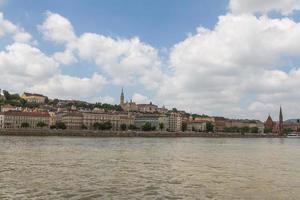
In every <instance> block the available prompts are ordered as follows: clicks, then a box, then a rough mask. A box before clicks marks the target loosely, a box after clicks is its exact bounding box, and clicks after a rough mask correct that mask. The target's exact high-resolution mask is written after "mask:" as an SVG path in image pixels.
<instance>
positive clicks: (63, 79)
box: [31, 74, 107, 100]
mask: <svg viewBox="0 0 300 200" xmlns="http://www.w3.org/2000/svg"><path fill="white" fill-rule="evenodd" d="M106 83H107V81H106V79H105V78H104V77H103V76H101V75H99V74H94V75H93V76H92V77H91V78H79V77H73V76H69V75H61V74H57V75H55V76H53V77H51V78H50V79H49V81H47V82H45V83H44V84H39V85H36V86H33V87H32V88H31V90H32V91H43V92H44V93H46V94H47V95H50V96H51V97H60V98H66V99H84V100H89V99H91V98H93V97H94V95H96V94H97V93H99V92H100V91H101V90H102V88H103V87H104V86H105V85H106Z"/></svg>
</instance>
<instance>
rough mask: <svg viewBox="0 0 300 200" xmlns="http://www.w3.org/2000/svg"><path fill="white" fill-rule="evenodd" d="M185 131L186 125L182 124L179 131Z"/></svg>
mask: <svg viewBox="0 0 300 200" xmlns="http://www.w3.org/2000/svg"><path fill="white" fill-rule="evenodd" d="M186 130H187V124H186V123H185V122H184V123H182V125H181V131H182V132H185V131H186Z"/></svg>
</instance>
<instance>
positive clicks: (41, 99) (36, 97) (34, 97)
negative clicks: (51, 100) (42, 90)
mask: <svg viewBox="0 0 300 200" xmlns="http://www.w3.org/2000/svg"><path fill="white" fill-rule="evenodd" d="M21 97H22V98H23V99H25V100H26V101H27V102H30V103H45V100H46V96H44V95H41V94H32V93H28V92H24V93H23V95H22V96H21Z"/></svg>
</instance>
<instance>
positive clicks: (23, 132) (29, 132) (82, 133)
mask: <svg viewBox="0 0 300 200" xmlns="http://www.w3.org/2000/svg"><path fill="white" fill-rule="evenodd" d="M0 135H9V136H65V137H211V138H214V137H215V138H222V137H224V138H280V137H281V136H278V135H266V134H254V133H245V134H241V133H222V132H219V133H203V132H166V131H151V132H146V131H93V130H55V129H54V130H53V129H5V130H4V129H0Z"/></svg>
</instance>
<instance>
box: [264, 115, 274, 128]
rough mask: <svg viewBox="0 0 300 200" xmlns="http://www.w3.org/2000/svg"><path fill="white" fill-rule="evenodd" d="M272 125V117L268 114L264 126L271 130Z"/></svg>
mask: <svg viewBox="0 0 300 200" xmlns="http://www.w3.org/2000/svg"><path fill="white" fill-rule="evenodd" d="M274 125H275V123H274V121H273V119H272V117H271V116H270V115H269V117H268V119H267V120H266V122H265V128H266V129H267V130H269V131H271V132H272V131H273V128H274Z"/></svg>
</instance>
